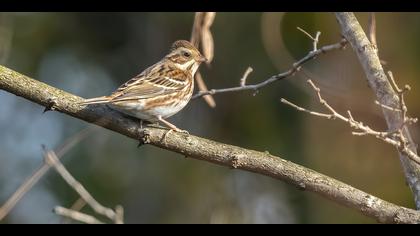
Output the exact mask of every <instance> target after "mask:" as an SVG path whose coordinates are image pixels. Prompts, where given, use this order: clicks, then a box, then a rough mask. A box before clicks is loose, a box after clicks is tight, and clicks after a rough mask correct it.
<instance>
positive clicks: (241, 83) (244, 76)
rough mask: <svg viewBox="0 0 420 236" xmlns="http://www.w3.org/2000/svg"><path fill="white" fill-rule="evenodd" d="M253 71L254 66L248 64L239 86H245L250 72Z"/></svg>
mask: <svg viewBox="0 0 420 236" xmlns="http://www.w3.org/2000/svg"><path fill="white" fill-rule="evenodd" d="M252 71H253V69H252V67H250V66H248V68H247V69H246V71H245V73H244V75H243V76H242V78H241V80H240V81H239V86H241V87H243V86H245V85H246V79H247V78H248V76H249V74H251V72H252Z"/></svg>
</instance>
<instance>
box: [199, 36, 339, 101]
mask: <svg viewBox="0 0 420 236" xmlns="http://www.w3.org/2000/svg"><path fill="white" fill-rule="evenodd" d="M346 44H347V41H346V40H345V39H342V40H341V41H340V42H339V43H336V44H331V45H327V46H323V47H321V48H320V49H317V50H315V51H310V52H309V53H308V54H307V55H306V56H304V57H303V58H302V59H300V60H299V61H297V62H295V63H294V64H293V65H292V67H291V68H290V69H289V70H287V71H286V72H283V73H280V74H277V75H273V76H271V77H270V78H268V79H267V80H264V81H263V82H260V83H257V84H252V85H251V84H250V85H245V86H237V87H231V88H223V89H211V90H209V91H199V92H198V93H197V94H195V95H194V96H193V97H192V99H196V98H199V97H202V96H204V95H208V94H212V95H214V94H217V93H228V92H238V91H245V90H253V91H254V93H255V92H256V91H258V90H259V89H260V88H262V87H264V86H267V85H269V84H271V83H274V82H276V81H279V80H281V79H284V78H287V77H289V76H292V75H294V74H295V73H296V72H297V71H299V69H300V67H301V66H302V65H303V64H305V63H306V62H308V61H310V60H311V59H314V58H315V57H317V56H318V55H321V54H324V53H326V52H329V51H333V50H337V49H342V48H344V47H345V46H346Z"/></svg>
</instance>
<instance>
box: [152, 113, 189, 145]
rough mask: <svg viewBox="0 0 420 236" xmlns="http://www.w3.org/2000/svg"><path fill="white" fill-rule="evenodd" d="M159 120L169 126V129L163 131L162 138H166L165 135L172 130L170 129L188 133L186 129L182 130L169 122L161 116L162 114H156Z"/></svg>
mask: <svg viewBox="0 0 420 236" xmlns="http://www.w3.org/2000/svg"><path fill="white" fill-rule="evenodd" d="M156 118H157V119H158V120H159V121H160V122H162V123H163V124H165V125H166V126H168V127H169V130H168V131H166V132H165V134H164V135H163V137H162V139H163V140H164V141H165V140H166V136H167V135H168V134H169V133H170V132H172V131H176V132H180V133H184V134H189V133H188V131H186V130H182V129H178V127H176V126H175V125H173V124H171V123H170V122H169V121H167V120H165V119H163V118H162V116H158V117H156Z"/></svg>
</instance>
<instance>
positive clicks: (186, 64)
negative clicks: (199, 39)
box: [166, 40, 207, 76]
mask: <svg viewBox="0 0 420 236" xmlns="http://www.w3.org/2000/svg"><path fill="white" fill-rule="evenodd" d="M166 59H168V60H170V61H171V62H173V63H174V64H175V66H176V67H178V68H179V69H181V70H184V71H190V73H191V75H193V76H194V74H195V72H196V71H197V69H198V67H199V66H200V64H201V63H202V62H205V61H207V59H206V58H205V57H204V56H203V55H202V54H201V53H200V51H198V49H197V48H196V47H194V45H192V44H191V43H190V42H188V41H186V40H178V41H175V42H174V43H173V44H172V47H171V51H170V53H169V54H168V55H167V56H166Z"/></svg>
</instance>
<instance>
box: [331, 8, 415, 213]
mask: <svg viewBox="0 0 420 236" xmlns="http://www.w3.org/2000/svg"><path fill="white" fill-rule="evenodd" d="M336 18H337V20H338V22H339V24H340V26H341V29H342V33H343V35H344V37H345V38H346V39H347V40H348V42H349V43H350V44H351V46H352V47H353V49H354V51H355V52H356V54H357V56H358V58H359V61H360V63H361V64H362V67H363V70H364V72H365V74H366V78H367V80H368V82H369V85H370V88H371V89H372V90H373V92H374V93H375V95H376V98H377V100H378V101H379V103H380V104H384V105H386V106H389V107H399V104H400V101H399V97H398V94H397V93H396V91H394V90H393V88H392V85H391V83H390V81H389V80H388V77H387V75H386V74H385V71H384V69H383V68H382V65H381V62H380V60H379V57H378V54H377V50H376V46H375V45H373V44H372V43H371V42H370V41H369V39H368V38H367V36H366V34H365V32H364V31H363V28H362V27H361V25H360V24H359V22H358V21H357V19H356V17H355V16H354V14H353V13H349V12H340V13H336ZM382 111H383V114H384V116H385V120H386V123H387V125H388V129H389V130H396V129H398V128H399V127H401V125H402V123H403V119H402V116H401V112H397V111H392V110H389V109H384V108H383V109H382ZM403 135H404V137H405V138H406V140H407V141H408V145H407V147H408V148H409V149H410V150H411V151H413V152H414V153H416V154H417V150H416V144H415V143H414V142H413V140H412V138H411V135H410V132H409V130H408V129H407V127H406V126H405V127H404V128H403ZM399 156H400V160H401V165H402V167H403V170H404V173H405V177H406V180H407V183H408V185H409V186H410V189H411V191H412V192H413V194H414V201H415V204H416V207H417V209H420V165H419V164H417V163H416V162H414V161H412V160H411V159H410V158H409V157H408V156H407V155H406V154H404V153H403V152H401V150H399Z"/></svg>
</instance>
